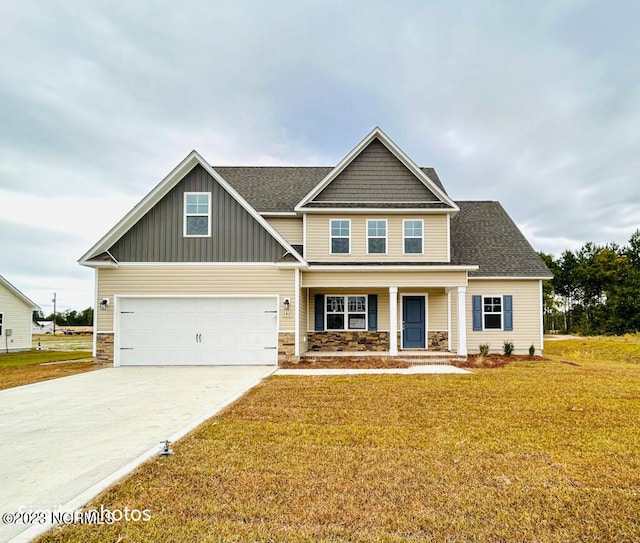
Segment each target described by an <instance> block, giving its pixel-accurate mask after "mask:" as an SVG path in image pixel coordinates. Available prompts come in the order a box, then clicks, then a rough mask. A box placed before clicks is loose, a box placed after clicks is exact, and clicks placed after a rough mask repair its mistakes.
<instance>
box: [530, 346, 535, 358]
mask: <svg viewBox="0 0 640 543" xmlns="http://www.w3.org/2000/svg"><path fill="white" fill-rule="evenodd" d="M535 354H536V348H535V347H534V346H533V344H531V347H529V356H534V355H535Z"/></svg>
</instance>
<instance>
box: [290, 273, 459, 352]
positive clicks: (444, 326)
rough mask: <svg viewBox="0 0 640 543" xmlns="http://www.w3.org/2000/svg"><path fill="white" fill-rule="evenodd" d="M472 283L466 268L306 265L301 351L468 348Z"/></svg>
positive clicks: (390, 350) (301, 290) (400, 350)
mask: <svg viewBox="0 0 640 543" xmlns="http://www.w3.org/2000/svg"><path fill="white" fill-rule="evenodd" d="M450 268H453V267H450ZM466 284H467V273H466V270H460V269H455V270H447V271H446V272H445V271H444V270H437V271H436V270H429V271H425V270H424V269H421V270H419V271H418V270H416V271H413V270H411V271H404V270H403V271H397V272H396V273H393V274H391V273H389V271H388V270H385V271H384V272H382V271H381V270H379V269H378V270H366V271H364V270H363V272H361V273H353V272H340V273H339V272H334V271H331V272H329V271H323V272H316V273H313V272H305V273H303V274H302V278H301V288H300V297H301V301H302V305H303V306H304V307H305V309H306V311H305V314H306V319H304V318H301V319H300V330H299V338H300V340H299V350H298V353H297V356H301V355H306V356H307V357H309V356H313V355H316V354H317V355H319V356H322V355H323V354H324V353H330V354H332V355H335V354H336V353H344V354H347V353H349V354H350V355H353V356H357V355H366V354H369V355H377V356H390V357H409V356H414V357H420V356H424V355H430V354H436V353H441V354H442V355H445V353H450V354H451V353H452V354H455V355H458V356H466V354H467V342H466V312H467V308H466V305H467V304H466ZM441 358H442V357H441Z"/></svg>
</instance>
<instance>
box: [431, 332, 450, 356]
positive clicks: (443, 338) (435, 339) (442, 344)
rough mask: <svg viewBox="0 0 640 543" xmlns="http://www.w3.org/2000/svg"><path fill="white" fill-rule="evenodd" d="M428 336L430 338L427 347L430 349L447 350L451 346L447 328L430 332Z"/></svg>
mask: <svg viewBox="0 0 640 543" xmlns="http://www.w3.org/2000/svg"><path fill="white" fill-rule="evenodd" d="M427 338H428V340H429V345H428V346H427V348H428V349H429V350H430V351H446V350H447V349H448V347H449V333H448V332H447V331H446V330H444V331H436V332H428V333H427Z"/></svg>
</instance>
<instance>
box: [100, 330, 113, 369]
mask: <svg viewBox="0 0 640 543" xmlns="http://www.w3.org/2000/svg"><path fill="white" fill-rule="evenodd" d="M96 359H97V360H99V361H100V362H109V364H113V334H97V335H96Z"/></svg>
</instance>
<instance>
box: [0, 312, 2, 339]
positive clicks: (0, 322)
mask: <svg viewBox="0 0 640 543" xmlns="http://www.w3.org/2000/svg"><path fill="white" fill-rule="evenodd" d="M1 335H2V313H0V336H1Z"/></svg>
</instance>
